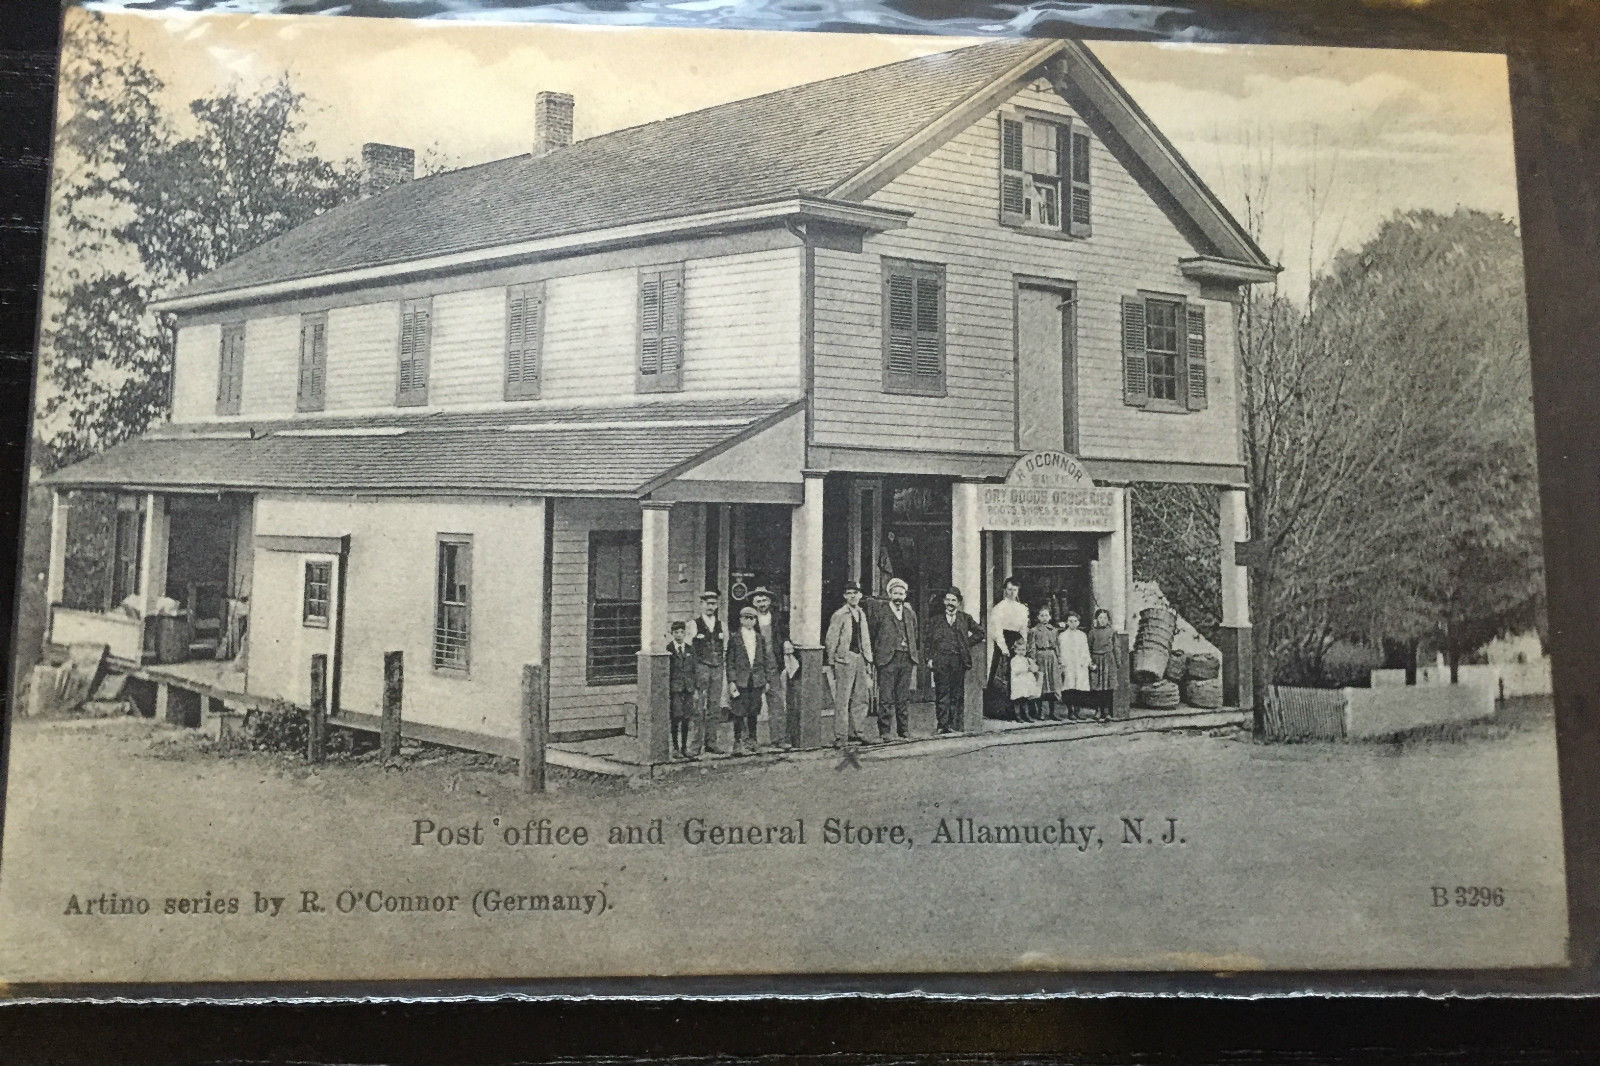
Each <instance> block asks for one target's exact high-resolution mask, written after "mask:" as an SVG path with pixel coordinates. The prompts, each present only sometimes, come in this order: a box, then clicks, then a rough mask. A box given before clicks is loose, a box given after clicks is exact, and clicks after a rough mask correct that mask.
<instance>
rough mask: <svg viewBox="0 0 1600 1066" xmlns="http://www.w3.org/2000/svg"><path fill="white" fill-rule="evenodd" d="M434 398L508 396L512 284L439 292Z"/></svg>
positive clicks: (431, 375)
mask: <svg viewBox="0 0 1600 1066" xmlns="http://www.w3.org/2000/svg"><path fill="white" fill-rule="evenodd" d="M429 358H430V365H429V368H428V402H429V403H430V404H435V405H437V406H440V407H448V406H450V405H451V404H458V403H493V402H494V401H496V400H501V399H504V398H505V372H506V290H505V289H503V288H500V289H469V290H467V291H465V292H451V293H443V294H441V295H439V296H435V297H434V298H433V347H432V350H431V352H430V357H429Z"/></svg>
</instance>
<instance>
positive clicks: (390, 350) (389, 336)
mask: <svg viewBox="0 0 1600 1066" xmlns="http://www.w3.org/2000/svg"><path fill="white" fill-rule="evenodd" d="M399 363H400V306H399V305H398V304H392V303H384V304H362V305H360V306H357V307H335V308H334V309H333V310H331V311H329V312H328V384H327V390H326V393H325V396H324V400H323V402H324V404H325V406H326V409H327V410H329V411H337V410H349V409H352V408H354V409H364V408H372V407H383V406H386V405H388V404H392V403H394V389H395V375H396V374H397V373H398V370H399Z"/></svg>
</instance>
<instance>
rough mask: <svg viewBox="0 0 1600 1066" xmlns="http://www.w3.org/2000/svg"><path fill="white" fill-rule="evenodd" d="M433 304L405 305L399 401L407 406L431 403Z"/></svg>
mask: <svg viewBox="0 0 1600 1066" xmlns="http://www.w3.org/2000/svg"><path fill="white" fill-rule="evenodd" d="M432 317H433V316H432V305H431V303H430V301H428V300H414V301H409V302H407V303H404V304H402V305H401V313H400V380H399V387H398V390H397V395H396V398H395V402H396V403H398V404H401V405H404V406H413V405H418V404H425V403H427V402H428V348H429V344H430V342H431V339H432V337H431V335H432V329H431V328H430V320H431V319H432Z"/></svg>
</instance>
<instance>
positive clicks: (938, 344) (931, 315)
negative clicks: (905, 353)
mask: <svg viewBox="0 0 1600 1066" xmlns="http://www.w3.org/2000/svg"><path fill="white" fill-rule="evenodd" d="M941 288H942V286H941V285H940V284H939V280H938V279H937V278H918V279H917V351H916V367H915V369H916V373H917V375H918V376H919V377H924V378H939V377H943V371H944V337H943V336H941V333H942V332H943V331H942V330H940V329H939V320H940V317H941V316H940V314H939V299H940V289H941Z"/></svg>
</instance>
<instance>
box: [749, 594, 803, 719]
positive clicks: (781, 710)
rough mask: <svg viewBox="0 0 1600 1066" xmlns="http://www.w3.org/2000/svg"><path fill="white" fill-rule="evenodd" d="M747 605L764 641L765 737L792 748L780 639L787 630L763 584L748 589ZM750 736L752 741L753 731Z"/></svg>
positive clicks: (785, 636) (782, 640) (781, 639)
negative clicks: (765, 648)
mask: <svg viewBox="0 0 1600 1066" xmlns="http://www.w3.org/2000/svg"><path fill="white" fill-rule="evenodd" d="M750 606H752V607H754V608H755V611H756V629H757V630H759V631H760V633H761V639H762V640H763V641H765V642H766V645H767V655H768V659H767V689H766V705H767V730H768V740H769V742H770V743H771V744H772V746H773V747H784V748H792V747H794V741H793V740H792V739H791V738H790V736H789V728H788V725H789V711H788V707H789V701H788V698H787V686H786V685H785V680H786V679H785V677H784V674H783V642H784V641H785V640H787V639H788V633H787V631H786V629H785V627H784V624H783V620H782V619H780V618H779V617H778V615H777V613H776V612H774V611H773V609H772V593H771V591H770V590H768V588H767V587H766V586H765V585H761V586H758V587H757V588H756V590H755V591H754V592H752V593H750ZM750 740H751V743H754V742H755V736H754V734H752V735H751V738H750Z"/></svg>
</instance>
